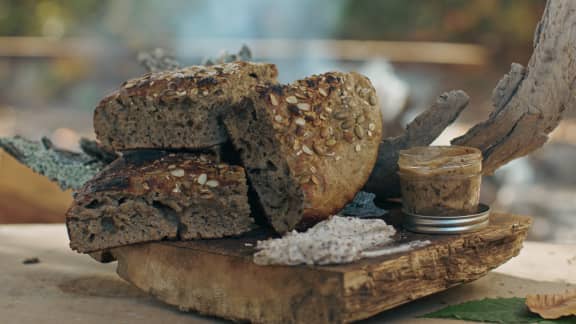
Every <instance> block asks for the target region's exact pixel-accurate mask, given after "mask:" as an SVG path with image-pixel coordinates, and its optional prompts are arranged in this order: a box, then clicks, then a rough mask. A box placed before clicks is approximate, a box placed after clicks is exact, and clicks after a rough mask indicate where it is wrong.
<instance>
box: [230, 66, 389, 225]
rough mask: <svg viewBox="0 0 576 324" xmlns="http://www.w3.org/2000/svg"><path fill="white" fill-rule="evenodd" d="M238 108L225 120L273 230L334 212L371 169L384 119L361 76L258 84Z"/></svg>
mask: <svg viewBox="0 0 576 324" xmlns="http://www.w3.org/2000/svg"><path fill="white" fill-rule="evenodd" d="M236 108H237V109H234V110H232V111H230V112H229V113H228V114H227V115H226V116H225V117H224V123H225V125H226V127H227V129H228V131H229V134H230V137H231V138H232V141H233V144H234V145H235V146H236V149H237V150H238V151H239V152H240V154H241V157H242V160H243V163H244V166H245V168H246V170H247V174H248V178H249V179H250V181H251V183H252V185H253V186H254V189H255V191H256V192H257V193H258V195H259V198H260V202H261V203H262V205H263V208H264V211H265V212H266V214H267V216H268V218H269V220H270V222H271V224H272V226H273V227H274V228H275V229H276V230H277V231H278V232H286V231H289V230H291V229H293V228H296V227H299V226H302V227H305V226H308V225H310V224H314V223H316V222H318V221H320V220H322V219H325V218H327V217H329V216H331V215H333V214H335V213H337V212H338V211H339V210H340V209H341V208H343V207H344V206H345V204H346V203H348V202H349V201H351V200H352V199H353V198H354V195H355V194H356V193H357V192H358V191H359V190H360V189H361V188H362V186H363V185H364V184H365V182H366V181H367V179H368V177H369V175H370V173H371V171H372V168H373V167H374V164H375V162H376V157H377V154H378V144H379V143H380V141H381V139H382V117H381V112H380V108H379V105H378V100H377V97H376V94H375V90H374V88H373V86H372V85H371V83H370V81H369V80H368V78H366V77H364V76H362V75H360V74H357V73H339V72H330V73H325V74H322V75H315V76H312V77H309V78H307V79H304V80H300V81H296V82H294V83H293V84H290V85H284V86H280V85H267V86H258V87H257V88H256V94H255V95H254V96H252V97H251V98H250V99H249V100H247V101H245V102H244V103H243V104H242V105H241V106H238V107H236ZM271 202H273V203H271Z"/></svg>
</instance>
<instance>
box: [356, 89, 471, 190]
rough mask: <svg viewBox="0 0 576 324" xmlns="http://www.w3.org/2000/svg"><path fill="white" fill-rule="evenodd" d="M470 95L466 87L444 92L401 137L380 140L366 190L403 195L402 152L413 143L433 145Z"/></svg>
mask: <svg viewBox="0 0 576 324" xmlns="http://www.w3.org/2000/svg"><path fill="white" fill-rule="evenodd" d="M469 99H470V97H468V95H467V94H466V93H465V92H464V91H462V90H453V91H449V92H445V93H443V94H442V95H440V96H439V97H438V98H437V99H436V101H435V102H434V103H433V104H432V106H430V108H428V110H426V111H424V112H422V113H421V114H420V115H418V116H417V117H416V118H415V119H414V120H413V121H412V122H410V124H408V125H407V126H406V131H405V132H404V133H403V134H402V135H400V136H397V137H392V138H386V139H384V140H383V141H382V143H380V147H379V149H378V160H376V165H375V166H374V169H373V170H372V173H371V174H370V178H369V179H368V182H367V183H366V185H365V186H364V190H365V191H368V192H373V193H376V196H377V199H379V200H381V199H383V198H388V197H400V182H399V178H398V175H397V174H396V172H397V171H398V154H399V151H400V150H403V149H407V148H409V147H413V146H427V145H430V143H432V142H433V141H434V140H435V139H436V138H437V137H438V136H439V135H440V134H441V133H442V132H443V131H444V129H446V127H448V126H449V125H450V124H452V123H453V122H454V121H455V120H456V118H458V116H459V115H460V113H461V112H462V110H464V108H466V106H467V105H468V102H469Z"/></svg>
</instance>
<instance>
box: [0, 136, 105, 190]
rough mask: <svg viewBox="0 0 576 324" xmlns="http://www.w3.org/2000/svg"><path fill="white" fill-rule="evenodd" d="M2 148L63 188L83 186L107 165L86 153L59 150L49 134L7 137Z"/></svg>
mask: <svg viewBox="0 0 576 324" xmlns="http://www.w3.org/2000/svg"><path fill="white" fill-rule="evenodd" d="M0 148H3V149H4V151H6V153H8V154H10V155H11V156H13V157H14V158H15V159H16V160H18V161H19V162H20V163H22V164H24V165H26V166H28V167H29V168H30V169H32V170H33V171H34V172H36V173H39V174H41V175H43V176H46V177H47V178H48V179H50V180H52V181H55V182H57V183H58V185H59V186H60V188H62V190H66V189H73V190H76V189H79V188H80V187H81V186H82V185H83V184H84V183H85V182H86V181H88V180H90V179H91V178H92V177H93V176H94V175H95V174H96V173H98V172H99V171H100V170H101V169H102V168H103V167H104V166H105V165H106V164H107V163H106V162H105V161H102V160H98V159H96V158H95V157H93V156H90V155H88V154H86V153H77V152H71V151H66V150H60V149H57V148H55V147H54V145H53V144H52V142H51V141H50V140H49V139H48V138H46V137H44V138H42V140H41V141H31V140H27V139H25V138H23V137H20V136H15V137H3V138H0Z"/></svg>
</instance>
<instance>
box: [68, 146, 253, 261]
mask: <svg viewBox="0 0 576 324" xmlns="http://www.w3.org/2000/svg"><path fill="white" fill-rule="evenodd" d="M66 225H67V228H68V235H69V237H70V247H71V248H72V249H73V250H76V251H78V252H83V253H88V252H94V251H100V250H104V249H108V248H112V247H117V246H121V245H127V244H133V243H141V242H148V241H157V240H163V239H182V240H187V239H196V238H220V237H225V236H232V235H240V234H242V233H245V232H247V231H249V230H251V229H252V228H253V219H252V217H251V216H250V207H249V205H248V198H247V184H246V177H245V173H244V169H242V167H238V166H230V165H227V164H222V163H220V164H216V163H214V162H212V161H210V160H209V159H207V158H205V157H204V156H198V155H191V154H173V153H172V154H168V155H164V156H160V157H158V156H154V155H150V154H147V155H144V158H142V159H140V160H139V155H138V154H137V153H132V154H130V155H128V156H127V157H122V158H120V159H118V160H116V161H115V162H113V163H112V164H110V165H109V166H108V167H106V168H105V169H104V170H103V171H101V172H100V173H99V174H98V175H97V176H96V177H95V178H94V179H92V180H91V181H89V182H88V183H86V184H85V185H84V186H83V187H82V189H81V190H80V191H79V192H78V193H77V194H76V196H75V199H74V203H73V205H72V207H71V208H70V209H69V210H68V212H67V215H66Z"/></svg>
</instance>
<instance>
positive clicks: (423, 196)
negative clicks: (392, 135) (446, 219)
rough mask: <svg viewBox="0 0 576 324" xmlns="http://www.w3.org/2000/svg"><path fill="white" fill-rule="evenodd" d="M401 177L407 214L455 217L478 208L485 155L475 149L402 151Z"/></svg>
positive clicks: (462, 147) (441, 147)
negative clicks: (483, 156)
mask: <svg viewBox="0 0 576 324" xmlns="http://www.w3.org/2000/svg"><path fill="white" fill-rule="evenodd" d="M398 174H399V176H400V187H401V191H402V202H403V205H404V210H405V211H406V212H408V213H413V214H418V215H429V216H455V215H468V214H473V213H476V211H477V209H478V204H479V201H480V185H481V182H482V153H481V152H480V150H478V149H476V148H473V147H464V146H422V147H413V148H410V149H407V150H402V151H400V156H399V159H398Z"/></svg>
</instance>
